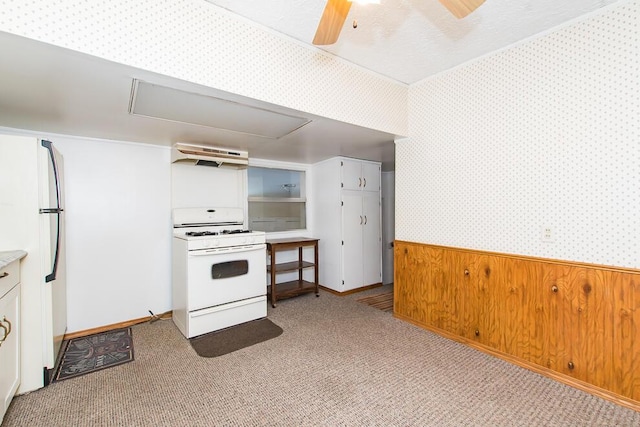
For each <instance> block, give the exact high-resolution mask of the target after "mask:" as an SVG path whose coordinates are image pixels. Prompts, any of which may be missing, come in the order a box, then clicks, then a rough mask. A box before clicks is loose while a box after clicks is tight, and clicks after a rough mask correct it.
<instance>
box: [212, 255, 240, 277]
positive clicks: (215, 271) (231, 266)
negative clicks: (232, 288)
mask: <svg viewBox="0 0 640 427" xmlns="http://www.w3.org/2000/svg"><path fill="white" fill-rule="evenodd" d="M248 272H249V262H248V261H247V260H246V259H245V260H240V261H229V262H221V263H219V264H213V265H212V266H211V278H212V279H214V280H215V279H228V278H229V277H236V276H242V275H243V274H247V273H248Z"/></svg>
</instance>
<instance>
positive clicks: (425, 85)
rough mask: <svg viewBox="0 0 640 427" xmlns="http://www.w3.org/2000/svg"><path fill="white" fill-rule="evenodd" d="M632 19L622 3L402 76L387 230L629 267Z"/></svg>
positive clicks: (638, 102) (637, 45) (636, 261)
mask: <svg viewBox="0 0 640 427" xmlns="http://www.w3.org/2000/svg"><path fill="white" fill-rule="evenodd" d="M639 23H640V2H639V1H628V2H620V3H617V4H616V5H615V6H613V7H608V8H605V9H602V10H601V11H600V12H599V13H597V14H594V15H590V16H588V17H587V18H585V19H583V20H581V21H577V22H574V23H572V24H571V25H568V26H565V27H562V28H560V29H558V30H556V31H554V32H552V33H549V34H546V35H544V36H542V37H539V38H536V39H532V40H529V41H527V42H524V43H521V44H519V45H517V46H515V47H512V48H510V49H507V50H504V51H501V52H498V53H496V54H494V55H492V56H489V57H485V58H482V59H480V60H478V61H475V62H473V63H469V64H466V65H464V66H461V67H458V68H456V69H453V70H451V71H449V72H446V73H443V74H440V75H438V76H435V77H433V78H430V79H428V80H425V81H422V82H420V83H418V84H415V85H413V86H412V87H411V88H410V90H409V136H410V138H408V139H406V140H403V141H401V142H399V143H398V144H397V147H396V238H397V239H400V240H408V241H416V242H422V243H432V244H440V245H447V246H456V247H465V248H473V249H480V250H489V251H497V252H505V253H515V254H524V255H533V256H540V257H548V258H555V259H563V260H574V261H583V262H590V263H596V264H605V265H616V266H623V267H634V268H640V119H639V118H640V25H639ZM542 228H550V229H551V236H552V238H551V239H552V240H553V242H544V241H542V239H541V233H542V231H541V230H542Z"/></svg>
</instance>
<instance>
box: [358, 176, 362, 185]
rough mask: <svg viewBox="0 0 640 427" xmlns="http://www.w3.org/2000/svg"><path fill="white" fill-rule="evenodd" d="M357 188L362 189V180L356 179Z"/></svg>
mask: <svg viewBox="0 0 640 427" xmlns="http://www.w3.org/2000/svg"><path fill="white" fill-rule="evenodd" d="M358 187H362V178H358Z"/></svg>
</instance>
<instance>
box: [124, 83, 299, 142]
mask: <svg viewBox="0 0 640 427" xmlns="http://www.w3.org/2000/svg"><path fill="white" fill-rule="evenodd" d="M131 92H132V93H131V101H130V105H129V113H131V114H133V115H137V116H143V117H150V118H155V119H163V120H169V121H172V122H179V123H186V124H190V125H199V126H207V127H210V128H215V129H222V130H226V131H230V132H238V133H243V134H247V135H255V136H261V137H265V138H271V139H278V138H282V137H283V136H285V135H288V134H290V133H291V132H293V131H295V130H297V129H300V128H301V127H302V126H304V125H306V124H307V123H310V122H311V120H309V119H307V118H304V117H296V116H291V115H288V114H282V113H279V112H276V111H271V110H268V109H266V108H260V107H255V106H252V105H248V104H243V103H240V102H237V101H230V100H228V99H223V98H216V97H213V96H208V95H202V94H199V93H193V92H186V91H183V90H179V89H174V88H170V87H166V86H160V85H155V84H151V83H147V82H144V81H142V80H137V79H134V80H133V90H132V91H131Z"/></svg>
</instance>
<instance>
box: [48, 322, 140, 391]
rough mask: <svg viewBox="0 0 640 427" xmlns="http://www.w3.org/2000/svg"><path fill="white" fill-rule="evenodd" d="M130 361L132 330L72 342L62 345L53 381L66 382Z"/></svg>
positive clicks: (75, 339)
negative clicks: (69, 379)
mask: <svg viewBox="0 0 640 427" xmlns="http://www.w3.org/2000/svg"><path fill="white" fill-rule="evenodd" d="M132 360H133V336H132V335H131V328H124V329H116V330H113V331H107V332H101V333H99V334H94V335H88V336H86V337H78V338H73V339H71V340H69V341H67V342H66V346H65V345H63V354H62V357H61V358H60V362H59V363H60V365H59V367H58V370H57V371H56V374H55V375H54V377H53V381H61V380H66V379H68V378H74V377H77V376H80V375H84V374H88V373H90V372H95V371H99V370H101V369H105V368H110V367H112V366H117V365H121V364H123V363H127V362H130V361H132Z"/></svg>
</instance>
